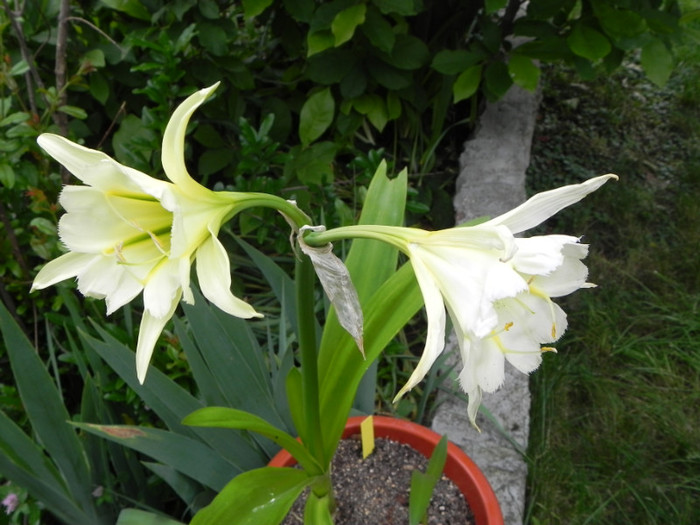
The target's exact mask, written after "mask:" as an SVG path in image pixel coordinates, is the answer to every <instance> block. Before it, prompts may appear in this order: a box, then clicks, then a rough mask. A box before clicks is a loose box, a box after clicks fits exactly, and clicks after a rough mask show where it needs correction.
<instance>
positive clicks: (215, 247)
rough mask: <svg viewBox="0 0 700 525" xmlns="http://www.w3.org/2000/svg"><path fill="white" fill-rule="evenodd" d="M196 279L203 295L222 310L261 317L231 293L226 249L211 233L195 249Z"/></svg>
mask: <svg viewBox="0 0 700 525" xmlns="http://www.w3.org/2000/svg"><path fill="white" fill-rule="evenodd" d="M197 280H198V281H199V286H200V288H201V289H202V293H203V294H204V297H206V298H207V299H209V300H210V301H211V302H212V303H214V304H215V305H216V306H217V307H218V308H219V309H221V310H223V311H224V312H226V313H228V314H230V315H233V316H236V317H241V318H243V319H248V318H251V317H262V315H261V314H259V313H258V312H256V311H255V309H254V308H253V307H252V306H250V305H249V304H248V303H246V302H245V301H243V300H241V299H239V298H238V297H236V296H235V295H233V294H232V293H231V289H230V288H231V266H230V263H229V258H228V254H227V253H226V249H225V248H224V247H223V245H222V244H221V243H220V242H219V240H218V239H217V238H216V237H215V236H213V235H211V236H210V237H209V239H207V240H206V241H205V242H203V243H202V245H201V246H200V247H199V249H198V250H197Z"/></svg>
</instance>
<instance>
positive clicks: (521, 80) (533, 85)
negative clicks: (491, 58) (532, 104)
mask: <svg viewBox="0 0 700 525" xmlns="http://www.w3.org/2000/svg"><path fill="white" fill-rule="evenodd" d="M508 73H510V77H511V78H512V79H513V82H515V83H516V84H517V85H518V86H520V87H521V88H523V89H527V90H529V91H534V90H535V89H537V84H538V83H539V81H540V68H539V67H537V66H536V65H535V64H533V63H532V60H530V59H529V58H527V57H524V56H521V55H516V54H512V55H511V56H510V60H509V61H508Z"/></svg>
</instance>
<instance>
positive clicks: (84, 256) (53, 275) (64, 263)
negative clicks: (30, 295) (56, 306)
mask: <svg viewBox="0 0 700 525" xmlns="http://www.w3.org/2000/svg"><path fill="white" fill-rule="evenodd" d="M96 257H97V258H99V257H102V256H101V255H95V254H93V253H76V252H68V253H64V254H63V255H61V256H60V257H58V258H56V259H54V260H53V261H49V262H48V263H46V265H44V267H43V268H42V269H41V270H39V273H38V274H37V275H36V277H35V278H34V282H33V283H32V291H34V290H42V289H44V288H47V287H49V286H51V285H54V284H56V283H59V282H61V281H65V280H66V279H69V278H71V277H75V276H77V275H78V274H79V273H80V272H81V271H82V270H83V269H84V268H85V267H87V266H89V265H90V264H92V262H93V261H94V259H95V258H96Z"/></svg>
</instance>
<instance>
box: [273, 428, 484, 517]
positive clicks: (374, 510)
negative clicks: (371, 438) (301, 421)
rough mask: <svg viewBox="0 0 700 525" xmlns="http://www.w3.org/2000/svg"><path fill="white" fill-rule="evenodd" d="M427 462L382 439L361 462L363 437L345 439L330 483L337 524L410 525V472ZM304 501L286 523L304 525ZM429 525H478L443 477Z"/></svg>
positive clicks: (429, 513) (297, 503)
mask: <svg viewBox="0 0 700 525" xmlns="http://www.w3.org/2000/svg"><path fill="white" fill-rule="evenodd" d="M427 463H428V460H427V459H426V458H425V457H424V456H423V455H422V454H420V453H419V452H416V451H415V450H414V449H412V448H411V447H409V446H407V445H403V444H401V443H397V442H395V441H391V440H389V439H383V438H378V439H376V441H375V448H374V452H372V454H371V455H370V456H368V457H367V458H366V459H362V445H361V443H360V441H359V440H358V439H344V440H342V441H341V442H340V446H339V447H338V451H337V452H336V455H335V458H334V459H333V463H332V471H331V472H332V474H331V479H332V482H333V489H334V491H335V495H336V500H337V502H338V509H337V512H336V514H335V516H334V518H335V525H407V524H408V495H409V491H410V486H411V472H413V470H415V469H420V470H421V471H423V472H425V468H426V465H427ZM305 501H306V497H305V496H302V497H301V498H299V499H298V500H297V501H296V503H295V504H294V506H293V507H292V509H291V510H290V512H289V515H288V516H287V518H286V519H285V521H283V522H282V523H283V525H302V524H303V523H304V521H303V515H304V502H305ZM428 524H429V525H473V524H474V516H473V514H472V511H471V509H470V508H469V506H468V505H467V502H466V500H465V499H464V496H463V495H462V493H461V492H460V491H459V489H458V488H457V486H456V485H455V484H454V483H453V482H452V481H451V480H450V479H448V478H447V477H446V476H444V475H443V476H442V478H441V479H440V481H439V482H438V484H437V486H436V487H435V491H434V492H433V499H432V501H431V502H430V507H429V508H428Z"/></svg>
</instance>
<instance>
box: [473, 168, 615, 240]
mask: <svg viewBox="0 0 700 525" xmlns="http://www.w3.org/2000/svg"><path fill="white" fill-rule="evenodd" d="M610 179H615V180H617V179H618V177H617V175H613V174H608V175H601V176H600V177H594V178H592V179H588V180H587V181H585V182H582V183H581V184H570V185H568V186H562V187H561V188H556V189H554V190H550V191H545V192H542V193H538V194H536V195H533V196H532V197H530V198H529V199H528V200H527V201H526V202H524V203H523V204H521V205H520V206H518V207H517V208H514V209H512V210H511V211H509V212H506V213H504V214H503V215H500V216H499V217H496V218H495V219H491V220H490V221H487V222H485V223H483V224H480V225H479V226H499V225H503V226H507V227H508V228H509V229H510V231H512V232H513V233H520V232H522V231H525V230H528V229H530V228H533V227H534V226H537V225H538V224H540V223H542V222H544V221H545V220H547V219H549V218H550V217H551V216H552V215H554V214H555V213H557V212H558V211H560V210H563V209H564V208H566V207H567V206H571V205H572V204H574V203H576V202H578V201H580V200H581V199H583V198H584V197H585V196H586V195H588V194H589V193H592V192H594V191H595V190H597V189H598V188H600V187H601V186H602V185H603V184H605V183H606V182H608V181H609V180H610Z"/></svg>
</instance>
